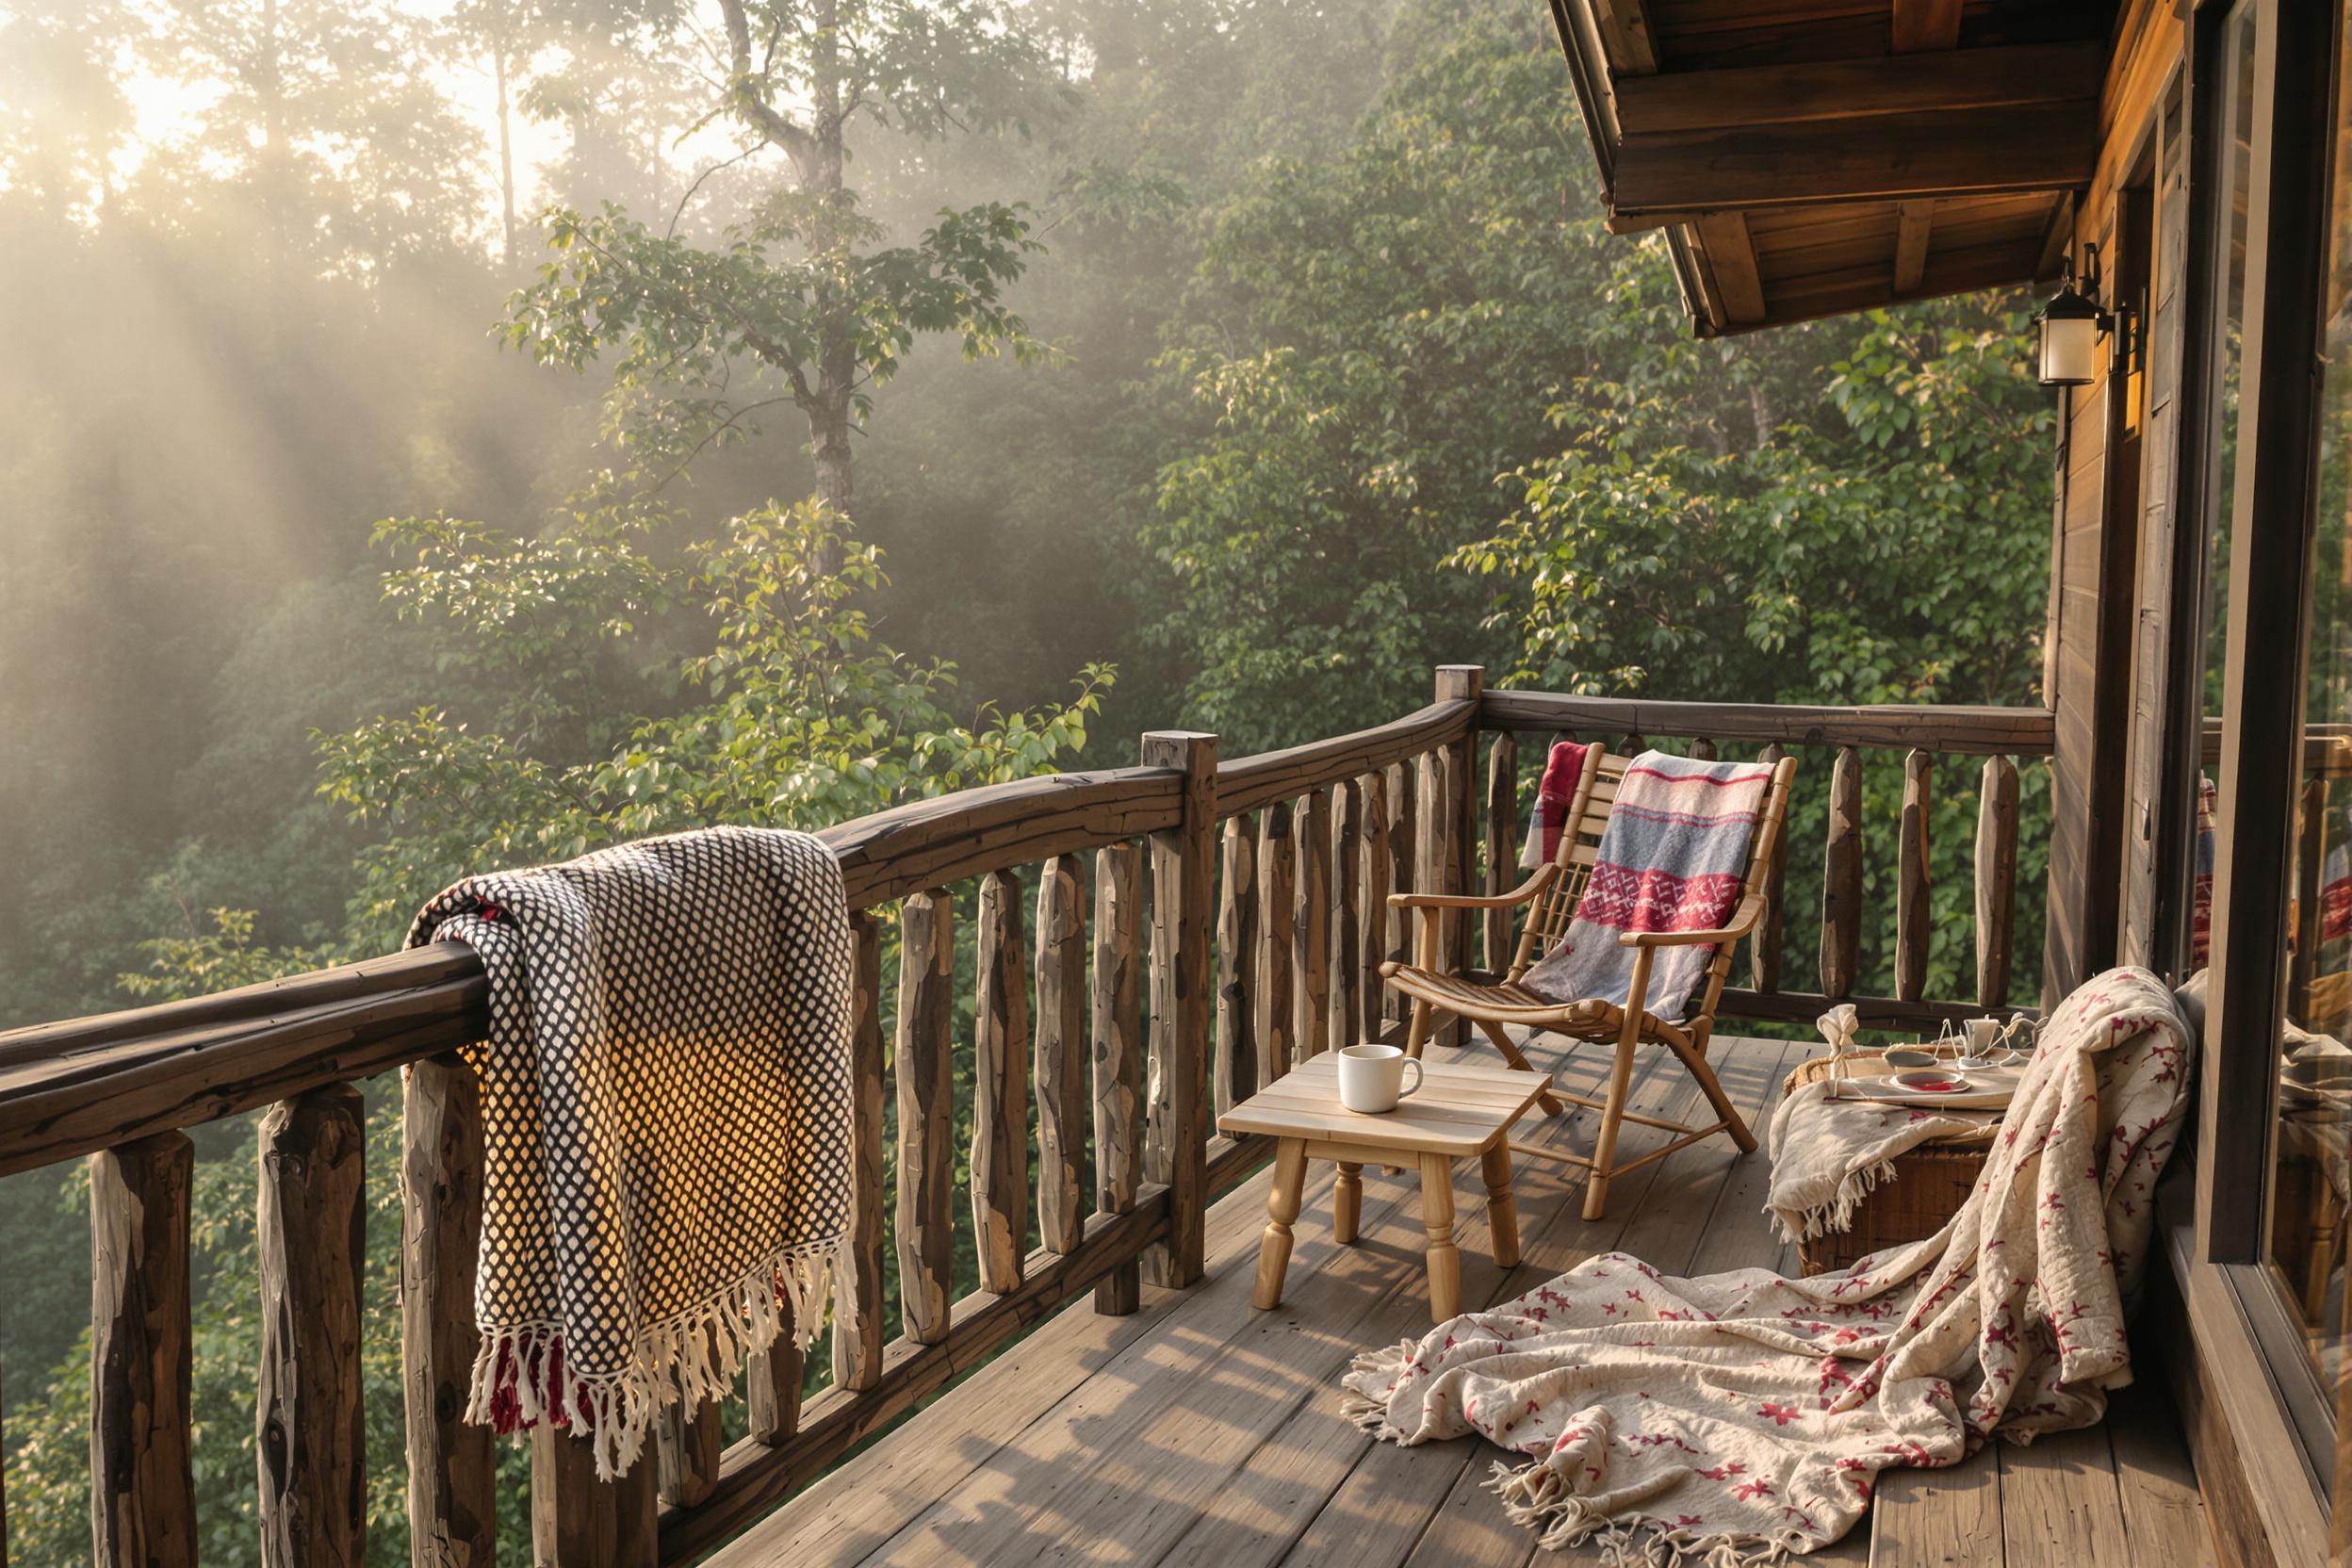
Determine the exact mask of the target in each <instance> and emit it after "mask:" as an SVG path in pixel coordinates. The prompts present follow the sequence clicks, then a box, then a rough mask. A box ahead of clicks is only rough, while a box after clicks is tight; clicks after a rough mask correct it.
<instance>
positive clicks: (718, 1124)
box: [408, 827, 852, 1478]
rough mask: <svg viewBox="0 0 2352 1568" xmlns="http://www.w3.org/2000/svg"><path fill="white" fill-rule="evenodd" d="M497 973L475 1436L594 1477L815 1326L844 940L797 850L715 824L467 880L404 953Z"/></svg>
mask: <svg viewBox="0 0 2352 1568" xmlns="http://www.w3.org/2000/svg"><path fill="white" fill-rule="evenodd" d="M428 941H462V942H465V943H466V944H468V945H469V946H471V947H472V948H473V949H474V950H475V951H476V952H478V953H480V954H481V955H482V967H483V968H484V969H486V970H487V971H488V972H489V976H490V1037H489V1039H488V1040H487V1041H486V1042H485V1043H484V1044H483V1045H482V1047H481V1048H480V1051H479V1054H478V1055H477V1056H476V1058H475V1059H476V1062H477V1065H478V1067H479V1069H480V1071H481V1077H482V1119H483V1123H484V1129H485V1132H484V1165H485V1169H484V1173H483V1214H482V1258H481V1266H480V1272H479V1274H478V1276H477V1279H476V1282H475V1293H474V1302H475V1315H476V1320H477V1322H478V1323H479V1324H480V1327H481V1331H482V1350H481V1354H480V1356H479V1357H478V1359H477V1360H476V1362H475V1364H474V1380H473V1397H472V1403H471V1406H470V1408H469V1409H468V1411H467V1416H468V1419H471V1420H474V1421H481V1422H489V1423H492V1424H494V1425H496V1426H497V1427H498V1429H500V1430H504V1431H511V1430H515V1429H518V1428H522V1427H527V1426H531V1425H532V1424H534V1423H536V1422H538V1421H540V1420H543V1419H552V1420H554V1421H556V1422H558V1423H561V1424H566V1425H569V1426H571V1427H573V1428H575V1429H579V1430H582V1431H585V1432H587V1433H590V1434H592V1435H593V1437H594V1439H595V1443H596V1470H597V1473H598V1474H599V1475H600V1476H605V1477H608V1478H609V1477H611V1476H614V1475H617V1474H619V1473H620V1472H622V1471H624V1470H626V1469H627V1468H629V1465H630V1464H632V1463H633V1462H635V1461H636V1459H637V1457H638V1455H639V1453H640V1452H641V1451H642V1450H643V1448H644V1446H645V1430H646V1428H647V1426H648V1425H649V1424H650V1422H651V1420H652V1418H653V1415H654V1413H655V1412H656V1411H657V1410H658V1409H659V1408H660V1407H662V1406H663V1405H666V1404H668V1403H670V1402H671V1401H673V1400H677V1399H684V1400H687V1401H689V1402H699V1401H700V1400H702V1399H705V1398H712V1397H723V1396H724V1395H725V1394H726V1393H727V1390H728V1388H729V1387H730V1386H731V1384H732V1380H733V1379H734V1377H735V1375H736V1373H737V1372H738V1371H739V1370H740V1368H741V1366H742V1364H743V1360H744V1358H745V1357H747V1356H748V1355H750V1354H751V1353H752V1352H754V1351H757V1350H761V1349H764V1348H767V1347H768V1346H769V1345H771V1344H773V1343H774V1342H775V1340H776V1337H777V1334H778V1332H779V1331H782V1330H783V1329H784V1328H785V1326H786V1322H787V1319H786V1316H785V1314H784V1312H783V1310H782V1309H783V1308H786V1307H789V1309H790V1318H789V1322H790V1325H791V1331H792V1332H793V1333H794V1334H795V1335H796V1337H797V1339H798V1340H799V1342H800V1343H801V1344H802V1345H804V1346H805V1345H806V1344H807V1343H808V1342H809V1337H810V1335H811V1334H812V1333H813V1332H814V1331H815V1329H816V1327H817V1325H818V1323H819V1322H820V1320H821V1319H822V1317H823V1315H824V1306H825V1296H826V1293H827V1290H828V1288H829V1283H830V1276H831V1272H832V1266H833V1261H834V1258H835V1256H836V1254H837V1253H838V1252H839V1250H840V1248H841V1241H842V1237H843V1235H844V1234H845V1233H846V1231H847V1227H848V1217H849V1195H850V1169H851V1158H852V1155H851V1148H850V1083H849V1078H850V1074H849V1024H850V990H851V984H852V981H851V969H852V960H851V946H850V936H849V923H848V913H847V910H846V909H845V907H843V903H842V890H841V868H840V866H839V865H838V863H837V862H836V861H835V860H834V858H833V854H832V852H831V851H830V850H828V849H827V848H826V847H825V845H824V844H823V843H822V842H821V841H818V840H816V839H813V838H811V837H809V835H807V834H805V833H790V832H780V831H775V830H770V829H763V828H748V827H717V828H710V829H705V830H702V831H698V832H692V833H681V834H677V835H674V836H671V837H667V838H659V839H648V840H645V841H642V842H638V843H633V844H626V845H621V846H619V847H616V848H613V849H606V850H599V851H597V852H596V853H595V854H593V855H589V856H586V857H584V858H580V859H578V860H573V861H570V862H567V863H565V864H564V865H559V866H545V867H540V868H537V869H533V870H529V871H516V872H499V873H496V874H491V875H486V876H475V877H468V878H466V880H465V881H463V882H460V883H458V884H456V885H455V886H453V887H451V888H449V890H447V891H445V892H443V893H441V894H440V895H439V896H438V897H436V898H435V899H433V902H432V903H430V904H428V905H427V906H426V907H424V908H423V909H422V910H421V911H419V913H418V914H417V920H416V923H415V924H414V925H413V926H412V927H411V928H410V931H409V935H408V945H409V946H411V947H416V946H419V945H421V944H423V943H425V942H428Z"/></svg>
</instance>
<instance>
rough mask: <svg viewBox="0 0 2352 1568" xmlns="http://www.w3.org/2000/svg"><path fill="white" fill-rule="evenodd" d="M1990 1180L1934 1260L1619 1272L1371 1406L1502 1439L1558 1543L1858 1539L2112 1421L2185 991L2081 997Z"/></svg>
mask: <svg viewBox="0 0 2352 1568" xmlns="http://www.w3.org/2000/svg"><path fill="white" fill-rule="evenodd" d="M2042 1041H2043V1043H2042V1049H2041V1050H2040V1051H2039V1052H2038V1053H2037V1054H2036V1055H2035V1059H2034V1063H2033V1065H2032V1066H2031V1067H2030V1068H2029V1069H2028V1070H2027V1073H2026V1077H2025V1082H2024V1084H2023V1085H2022V1086H2021V1087H2020V1088H2019V1090H2018V1092H2017V1098H2016V1100H2015V1101H2014V1102H2013V1103H2012V1104H2011V1106H2010V1108H2009V1113H2008V1115H2007V1117H2006V1118H2005V1119H2003V1121H2002V1125H2001V1135H1999V1136H1998V1137H1997V1138H1996V1139H1995V1140H1994V1145H1993V1152H1992V1153H1991V1155H1990V1156H1989V1157H1988V1158H1987V1159H1986V1161H1985V1176H1984V1180H1983V1181H1982V1182H1981V1183H1980V1184H1979V1185H1978V1188H1977V1190H1976V1192H1975V1193H1974V1194H1972V1195H1971V1196H1970V1198H1969V1200H1968V1202H1967V1203H1966V1204H1964V1205H1963V1206H1962V1208H1961V1210H1960V1212H1959V1213H1958V1214H1957V1215H1955V1216H1954V1217H1952V1223H1951V1224H1949V1225H1947V1226H1946V1227H1945V1228H1944V1229H1943V1231H1942V1232H1941V1233H1938V1234H1936V1235H1935V1236H1933V1237H1930V1238H1929V1239H1928V1240H1926V1241H1921V1242H1915V1243H1912V1244H1911V1245H1909V1246H1906V1247H1901V1248H1890V1249H1888V1250H1886V1251H1884V1252H1881V1253H1879V1254H1877V1255H1875V1256H1872V1257H1869V1258H1865V1259H1863V1260H1862V1262H1860V1263H1859V1264H1856V1265H1855V1266H1854V1267H1853V1268H1852V1269H1851V1270H1849V1271H1847V1272H1845V1273H1842V1274H1825V1275H1821V1276H1819V1277H1817V1278H1814V1279H1810V1280H1785V1279H1782V1278H1780V1277H1779V1276H1778V1275H1775V1274H1771V1273H1768V1272H1766V1271H1764V1270H1762V1269H1742V1270H1738V1271H1735V1272H1732V1273H1726V1274H1713V1275H1707V1276H1703V1277H1700V1278H1696V1279H1673V1278H1666V1277H1661V1276H1660V1275H1659V1274H1658V1271H1657V1270H1656V1269H1654V1268H1652V1267H1650V1266H1648V1265H1647V1264H1644V1263H1642V1262H1640V1261H1639V1260H1637V1259H1634V1258H1631V1257H1627V1256H1625V1255H1624V1254H1622V1253H1609V1254H1606V1255H1604V1256H1601V1257H1596V1258H1593V1259H1592V1260H1591V1261H1589V1262H1587V1263H1584V1264H1581V1265H1579V1266H1576V1268H1573V1269H1571V1270H1570V1271H1569V1272H1567V1273H1565V1274H1562V1275H1560V1277H1559V1278H1558V1279H1555V1280H1553V1281H1551V1282H1548V1283H1546V1284H1544V1285H1541V1286H1538V1287H1537V1288H1536V1289H1535V1290H1533V1291H1531V1292H1529V1293H1528V1294H1527V1295H1525V1296H1522V1297H1520V1298H1519V1299H1517V1300H1515V1301H1509V1302H1506V1303H1504V1304H1503V1305H1501V1306H1498V1307H1496V1308H1495V1310H1493V1311H1492V1312H1482V1313H1470V1314H1466V1315H1463V1316H1461V1317H1457V1318H1455V1319H1453V1320H1452V1321H1451V1322H1448V1323H1445V1324H1442V1325H1440V1326H1439V1327H1438V1328H1436V1329H1433V1330H1431V1331H1429V1334H1428V1335H1427V1336H1425V1337H1424V1338H1422V1339H1420V1340H1418V1341H1413V1340H1408V1341H1406V1342H1405V1343H1404V1344H1402V1345H1398V1346H1396V1347H1393V1348H1386V1349H1381V1350H1375V1351H1372V1352H1369V1353H1367V1354H1365V1355H1363V1356H1360V1357H1358V1358H1357V1360H1356V1363H1355V1364H1354V1365H1353V1367H1351V1368H1350V1369H1349V1371H1348V1375H1347V1378H1346V1379H1345V1380H1344V1381H1345V1387H1346V1390H1347V1396H1346V1397H1347V1400H1348V1411H1349V1413H1350V1414H1351V1415H1353V1416H1354V1417H1355V1418H1356V1419H1357V1420H1358V1421H1359V1422H1361V1423H1362V1424H1363V1425H1364V1426H1365V1427H1367V1428H1369V1429H1372V1430H1373V1431H1375V1432H1377V1433H1378V1434H1379V1435H1380V1437H1382V1438H1385V1439H1387V1440H1389V1441H1391V1442H1395V1443H1403V1444H1414V1443H1428V1442H1432V1441H1436V1440H1439V1439H1444V1438H1452V1437H1461V1436H1464V1435H1467V1434H1469V1433H1471V1432H1479V1433H1483V1434H1484V1435H1485V1436H1486V1437H1488V1438H1490V1439H1492V1440H1493V1441H1494V1442H1495V1443H1496V1444H1499V1445H1500V1446H1503V1447H1505V1448H1507V1449H1509V1450H1511V1453H1512V1454H1513V1455H1514V1456H1518V1457H1519V1458H1520V1459H1521V1460H1522V1461H1524V1462H1522V1463H1521V1464H1520V1465H1519V1467H1518V1468H1516V1469H1513V1468H1511V1466H1509V1465H1505V1464H1497V1465H1496V1466H1495V1481H1494V1483H1493V1484H1494V1486H1495V1490H1496V1491H1498V1492H1499V1493H1500V1494H1501V1495H1502V1496H1503V1498H1504V1501H1505V1503H1506V1505H1507V1507H1508V1508H1509V1510H1510V1511H1511V1517H1513V1518H1514V1519H1516V1520H1519V1521H1520V1522H1522V1523H1525V1524H1528V1525H1531V1526H1534V1527H1537V1528H1539V1529H1541V1530H1542V1531H1543V1540H1544V1544H1545V1545H1549V1546H1561V1545H1570V1544H1578V1543H1584V1542H1593V1543H1595V1544H1599V1545H1601V1546H1602V1547H1603V1548H1604V1549H1605V1551H1606V1552H1607V1554H1608V1556H1609V1559H1610V1560H1614V1561H1619V1562H1623V1563H1644V1564H1661V1563H1669V1562H1682V1561H1686V1560H1689V1561H1696V1562H1700V1563H1704V1564H1707V1568H1732V1565H1735V1564H1740V1563H1749V1562H1764V1561H1770V1560H1774V1559H1776V1558H1778V1557H1780V1556H1781V1555H1783V1554H1786V1553H1803V1552H1809V1551H1812V1550H1814V1549H1816V1548H1817V1547H1820V1546H1822V1545H1825V1544H1828V1543H1830V1542H1834V1541H1836V1540H1838V1538H1839V1537H1841V1536H1843V1535H1844V1534H1845V1533H1846V1531H1847V1530H1848V1529H1850V1528H1851V1527H1853V1525H1854V1521H1855V1520H1856V1519H1858V1518H1860V1517H1861V1515H1862V1512H1863V1510H1864V1509H1865V1507H1866V1506H1867V1505H1868V1503H1869V1500H1870V1488H1871V1485H1872V1482H1873V1480H1874V1478H1875V1477H1876V1476H1877V1474H1878V1472H1879V1471H1881V1470H1884V1469H1887V1468H1888V1467H1889V1466H1892V1465H1917V1466H1924V1467H1938V1466H1943V1465H1949V1464H1956V1463H1958V1462H1960V1461H1961V1460H1962V1459H1964V1458H1965V1457H1967V1456H1968V1454H1969V1453H1970V1452H1972V1451H1973V1450H1974V1449H1975V1448H1977V1447H1978V1446H1981V1445H1982V1444H1983V1443H1984V1441H1985V1439H1986V1438H1987V1437H1988V1436H1990V1435H1991V1434H1993V1433H1995V1432H1999V1433H2000V1434H2001V1435H2002V1436H2004V1437H2006V1438H2008V1439H2010V1440H2011V1441H2013V1442H2019V1443H2022V1442H2027V1441H2030V1440H2031V1439H2032V1438H2033V1437H2034V1435H2035V1434H2037V1433H2040V1432H2047V1431H2056V1430H2060V1429H2066V1428H2069V1427H2082V1426H2088V1425H2091V1424H2092V1423H2094V1422H2097V1421H2098V1420H2099V1419H2100V1417H2101V1416H2102V1415H2103V1414H2104V1413H2105V1412H2106V1406H2107V1397H2106V1390H2108V1389H2110V1388H2115V1387H2120V1386H2122V1385H2123V1384H2125V1383H2127V1382H2129V1381H2130V1380H2131V1355H2130V1347H2129V1345H2128V1344H2127V1342H2126V1339H2125V1333H2124V1328H2125V1322H2126V1318H2127V1301H2128V1300H2129V1299H2131V1296H2132V1295H2133V1293H2134V1292H2135V1290H2136V1287H2137V1282H2138V1279H2139V1275H2140V1270H2141V1264H2142V1261H2143V1253H2144V1252H2145V1250H2146V1249H2147V1246H2148V1234H2149V1230H2150V1223H2151V1219H2152V1214H2151V1193H2152V1191H2153V1188H2154V1186H2155V1182H2156V1176H2157V1173H2158V1172H2159V1171H2160V1170H2162V1169H2163V1168H2164V1159H2165V1156H2166V1155H2168V1154H2169V1153H2170V1152H2172V1147H2173V1143H2174V1140H2175V1138H2176V1136H2177V1135H2178V1132H2179V1127H2180V1117H2181V1109H2182V1106H2183V1104H2184V1103H2185V1099H2186V1091H2187V1085H2188V1078H2189V1068H2190V1054H2191V1046H2190V1036H2189V1032H2188V1029H2187V1027H2186V1025H2185V1024H2184V1023H2183V1022H2182V1021H2181V1017H2180V1011H2179V1009H2178V1008H2177V1007H2176V1006H2175V1005H2174V1002H2173V998H2172V993H2171V992H2170V991H2169V990H2167V989H2166V988H2164V986H2163V985H2162V984H2161V983H2160V982H2159V981H2158V980H2157V979H2156V978H2155V977H2154V976H2153V975H2151V974H2149V973H2148V972H2146V971H2144V970H2136V969H2121V970H2114V971H2111V972H2108V973H2105V974H2102V975H2100V976H2099V978H2097V979H2096V980H2093V981H2092V982H2090V983H2089V984H2088V985H2085V986H2084V987H2082V989H2080V990H2078V991H2076V992H2075V993H2074V994H2073V995H2072V996H2070V997H2068V998H2067V999H2066V1001H2065V1002H2064V1003H2062V1004H2061V1005H2059V1006H2058V1007H2057V1008H2055V1009H2053V1012H2052V1015H2051V1017H2050V1021H2049V1022H2048V1023H2047V1025H2046V1026H2045V1028H2044V1031H2043V1036H2042Z"/></svg>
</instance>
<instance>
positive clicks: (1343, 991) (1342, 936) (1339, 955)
mask: <svg viewBox="0 0 2352 1568" xmlns="http://www.w3.org/2000/svg"><path fill="white" fill-rule="evenodd" d="M1331 789H1332V794H1331V1022H1330V1024H1329V1025H1328V1034H1327V1038H1328V1040H1329V1042H1330V1044H1331V1049H1333V1050H1337V1049H1339V1048H1340V1047H1341V1046H1346V1045H1355V1044H1357V1043H1359V1042H1360V1041H1361V1040H1362V1039H1363V1038H1364V1037H1363V1036H1361V1035H1359V1034H1357V1033H1356V1024H1357V1022H1358V1021H1359V1018H1360V1015H1361V1014H1362V1013H1363V1010H1364V1008H1363V1003H1362V993H1363V989H1364V955H1363V953H1362V951H1361V950H1360V949H1359V947H1358V945H1357V944H1358V943H1359V942H1361V941H1362V940H1363V937H1364V933H1363V932H1362V930H1361V929H1360V928H1359V927H1358V925H1357V914H1356V907H1357V906H1358V905H1359V904H1360V903H1362V902H1363V899H1364V791H1363V789H1362V787H1361V786H1359V785H1358V784H1357V782H1356V780H1354V779H1352V778H1343V779H1341V780H1340V781H1339V782H1338V783H1337V784H1335V785H1333V786H1332V787H1331Z"/></svg>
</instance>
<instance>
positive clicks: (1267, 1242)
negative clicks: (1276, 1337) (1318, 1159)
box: [1250, 1138, 1307, 1312]
mask: <svg viewBox="0 0 2352 1568" xmlns="http://www.w3.org/2000/svg"><path fill="white" fill-rule="evenodd" d="M1306 1184H1307V1142H1306V1139H1304V1138H1284V1139H1282V1142H1280V1143H1278V1144H1277V1145H1275V1147H1274V1184H1273V1185H1272V1186H1270V1187H1268V1188H1267V1189H1266V1234H1265V1236H1264V1237H1263V1238H1262V1239H1261V1240H1260V1241H1259V1242H1258V1282H1257V1288H1256V1289H1254V1290H1252V1291H1251V1292H1250V1305H1251V1306H1253V1307H1255V1308H1257V1309H1258V1310H1259V1311H1260V1312H1265V1311H1267V1310H1269V1309H1271V1308H1274V1307H1279V1306H1281V1305H1282V1275H1283V1273H1284V1272H1285V1271H1286V1270H1288V1269H1289V1267H1290V1227H1291V1223H1292V1221H1294V1220H1296V1219H1297V1218H1298V1217H1299V1196H1300V1195H1301V1194H1302V1193H1303V1192H1304V1191H1305V1189H1306Z"/></svg>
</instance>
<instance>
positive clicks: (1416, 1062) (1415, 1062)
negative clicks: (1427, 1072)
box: [1397, 1056, 1421, 1100]
mask: <svg viewBox="0 0 2352 1568" xmlns="http://www.w3.org/2000/svg"><path fill="white" fill-rule="evenodd" d="M1405 1066H1406V1068H1407V1069H1409V1070H1411V1071H1412V1073H1413V1085H1412V1086H1411V1087H1409V1088H1400V1089H1398V1090H1397V1099H1399V1100H1402V1099H1404V1098H1405V1097H1406V1096H1407V1095H1409V1094H1418V1093H1420V1092H1421V1058H1420V1057H1418V1056H1407V1057H1406V1058H1405Z"/></svg>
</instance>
